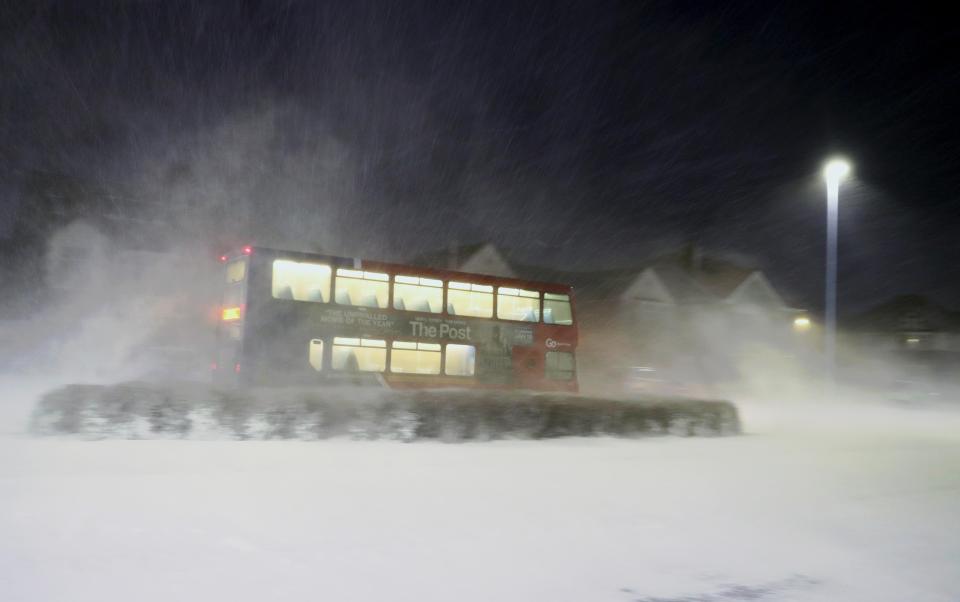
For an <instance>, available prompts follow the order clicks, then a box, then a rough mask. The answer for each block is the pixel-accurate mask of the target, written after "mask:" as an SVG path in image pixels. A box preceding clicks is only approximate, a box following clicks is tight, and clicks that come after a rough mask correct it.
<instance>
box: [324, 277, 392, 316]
mask: <svg viewBox="0 0 960 602" xmlns="http://www.w3.org/2000/svg"><path fill="white" fill-rule="evenodd" d="M389 280H390V277H389V276H388V275H386V274H380V273H377V272H364V271H362V270H348V269H345V268H338V269H337V286H336V290H337V295H336V297H337V298H336V302H337V303H338V304H339V305H354V306H357V307H377V308H380V309H385V308H386V307H387V297H388V296H389V295H390V290H389V289H390V283H389Z"/></svg>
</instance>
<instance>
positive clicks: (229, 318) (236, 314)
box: [220, 307, 240, 322]
mask: <svg viewBox="0 0 960 602" xmlns="http://www.w3.org/2000/svg"><path fill="white" fill-rule="evenodd" d="M220 317H221V319H222V320H223V321H224V322H233V321H235V320H239V319H240V308H239V307H224V308H223V311H222V312H220Z"/></svg>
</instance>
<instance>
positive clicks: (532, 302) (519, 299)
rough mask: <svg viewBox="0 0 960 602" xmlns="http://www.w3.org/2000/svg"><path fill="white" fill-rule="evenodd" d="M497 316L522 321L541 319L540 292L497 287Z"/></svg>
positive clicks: (502, 318)
mask: <svg viewBox="0 0 960 602" xmlns="http://www.w3.org/2000/svg"><path fill="white" fill-rule="evenodd" d="M497 317H498V318H500V319H501V320H520V321H521V322H538V321H540V292H539V291H526V290H523V289H519V288H508V287H505V286H501V287H500V288H499V289H497Z"/></svg>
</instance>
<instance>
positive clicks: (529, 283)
mask: <svg viewBox="0 0 960 602" xmlns="http://www.w3.org/2000/svg"><path fill="white" fill-rule="evenodd" d="M262 253H265V254H268V255H270V256H272V257H274V258H275V259H281V258H282V259H294V260H314V261H316V260H323V261H327V262H329V263H331V264H332V265H334V266H336V267H346V268H351V269H363V270H368V271H380V272H387V273H390V274H401V275H410V276H426V277H429V278H436V279H438V280H458V279H464V280H469V281H470V282H474V283H476V284H505V285H510V286H514V287H517V288H536V289H539V290H542V291H545V292H553V293H568V292H570V291H572V290H573V287H572V286H570V285H569V284H564V283H558V282H543V281H539V280H527V279H524V278H507V277H503V276H491V275H489V274H475V273H471V272H460V271H457V270H447V269H438V268H431V267H426V266H420V265H413V264H404V263H389V262H384V261H373V260H367V259H360V258H354V257H340V256H337V255H324V254H320V253H305V252H302V251H285V250H281V249H271V248H269V247H258V246H251V245H247V246H244V247H242V250H241V251H240V252H236V253H233V254H229V255H226V256H225V257H229V258H235V257H238V256H242V255H252V254H262Z"/></svg>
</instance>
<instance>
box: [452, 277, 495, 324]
mask: <svg viewBox="0 0 960 602" xmlns="http://www.w3.org/2000/svg"><path fill="white" fill-rule="evenodd" d="M447 313H448V314H452V315H455V316H473V317H475V318H492V317H493V287H492V286H491V285H489V284H470V283H468V282H451V283H450V284H448V285H447Z"/></svg>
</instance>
